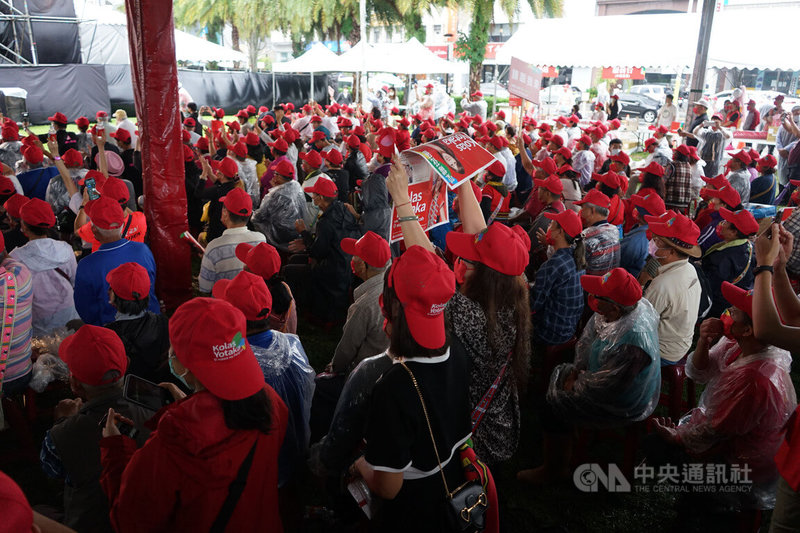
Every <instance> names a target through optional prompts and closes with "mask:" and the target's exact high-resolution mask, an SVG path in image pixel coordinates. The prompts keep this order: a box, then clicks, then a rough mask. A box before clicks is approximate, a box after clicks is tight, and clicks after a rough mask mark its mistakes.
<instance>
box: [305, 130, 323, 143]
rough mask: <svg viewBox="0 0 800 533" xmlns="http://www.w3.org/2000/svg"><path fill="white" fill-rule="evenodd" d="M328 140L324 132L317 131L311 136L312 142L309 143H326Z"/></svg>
mask: <svg viewBox="0 0 800 533" xmlns="http://www.w3.org/2000/svg"><path fill="white" fill-rule="evenodd" d="M327 139H328V136H327V135H325V132H324V131H320V130H317V131H315V132H314V133H312V134H311V140H310V141H309V142H312V143H315V142H317V141H325V140H327Z"/></svg>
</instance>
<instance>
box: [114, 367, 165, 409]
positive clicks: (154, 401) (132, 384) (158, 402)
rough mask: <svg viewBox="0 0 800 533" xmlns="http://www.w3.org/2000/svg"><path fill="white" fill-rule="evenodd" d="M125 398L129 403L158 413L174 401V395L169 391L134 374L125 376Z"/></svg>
mask: <svg viewBox="0 0 800 533" xmlns="http://www.w3.org/2000/svg"><path fill="white" fill-rule="evenodd" d="M123 396H124V397H125V399H126V400H128V401H129V402H132V403H135V404H137V405H141V406H142V407H146V408H147V409H150V410H151V411H158V410H159V409H161V408H162V407H164V406H165V405H167V404H169V403H172V400H173V398H172V394H170V393H169V391H168V390H167V389H165V388H163V387H159V386H158V385H156V384H155V383H152V382H150V381H147V380H146V379H142V378H140V377H139V376H134V375H133V374H128V375H127V376H125V386H124V389H123Z"/></svg>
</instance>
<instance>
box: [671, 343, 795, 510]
mask: <svg viewBox="0 0 800 533" xmlns="http://www.w3.org/2000/svg"><path fill="white" fill-rule="evenodd" d="M740 354H741V348H740V347H739V345H738V343H737V342H736V341H735V340H732V339H728V338H725V337H723V338H722V339H721V340H720V341H719V342H717V343H716V344H715V345H714V346H713V347H712V348H711V350H709V355H708V359H709V362H708V366H707V367H706V368H704V369H703V370H699V369H698V368H696V367H695V366H694V353H692V354H691V355H690V356H689V359H688V361H687V363H686V374H687V375H688V376H689V377H690V378H692V379H693V380H695V381H696V382H698V383H704V384H705V385H706V388H705V390H704V391H703V395H702V396H701V397H700V403H699V405H698V406H697V407H695V408H694V409H692V410H691V411H689V412H688V413H687V414H686V415H685V416H684V417H683V418H682V419H681V420H680V422H679V424H678V434H679V435H680V438H681V444H682V445H683V447H684V449H685V450H686V452H687V453H688V454H689V455H692V456H696V457H705V458H713V457H722V458H723V459H724V460H725V461H726V462H727V463H728V464H739V465H743V464H745V463H746V464H748V465H749V467H750V468H751V469H752V472H751V473H750V476H749V477H750V479H751V480H752V481H753V492H752V494H751V496H752V498H751V499H753V500H754V503H755V505H756V506H757V507H758V508H761V509H771V508H772V507H773V506H774V503H775V483H776V482H777V480H778V471H777V468H776V466H775V461H774V460H773V457H774V456H775V453H776V452H777V451H778V448H779V447H780V445H781V442H782V441H783V437H784V426H785V425H786V421H787V420H788V419H789V417H790V416H791V415H792V413H793V412H794V410H795V407H796V406H797V397H796V395H795V390H794V385H793V384H792V380H791V377H790V375H789V371H790V368H791V364H792V358H791V355H789V352H787V351H785V350H781V349H780V348H776V347H774V346H769V347H767V349H766V350H764V351H763V352H760V353H757V354H752V355H749V356H747V357H742V356H741V355H740Z"/></svg>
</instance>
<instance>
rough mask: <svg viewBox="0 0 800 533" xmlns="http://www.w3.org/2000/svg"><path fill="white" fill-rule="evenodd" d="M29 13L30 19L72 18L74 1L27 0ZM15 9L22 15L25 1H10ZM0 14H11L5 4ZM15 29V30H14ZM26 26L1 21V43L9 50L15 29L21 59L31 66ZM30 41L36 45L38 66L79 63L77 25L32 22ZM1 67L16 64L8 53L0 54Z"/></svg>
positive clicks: (0, 5)
mask: <svg viewBox="0 0 800 533" xmlns="http://www.w3.org/2000/svg"><path fill="white" fill-rule="evenodd" d="M27 3H28V12H29V13H30V14H31V15H43V16H48V17H64V18H75V4H74V2H73V0H27ZM13 5H14V7H15V8H16V9H17V10H19V11H18V12H17V11H14V12H13V14H17V15H18V14H19V12H22V13H25V0H13ZM0 13H2V14H4V15H10V14H12V10H11V9H10V8H9V7H8V5H7V3H6V2H3V3H2V4H0ZM14 26H16V28H15V27H14ZM25 26H26V24H25V23H24V22H22V21H21V20H18V21H16V22H13V23H12V22H11V21H9V20H4V21H0V43H2V44H3V45H5V46H7V47H8V48H11V49H12V50H13V49H15V47H14V44H15V43H14V33H15V32H14V30H15V29H16V37H17V45H18V47H19V48H18V50H19V53H20V55H22V56H23V57H24V58H25V59H27V60H28V61H31V62H32V56H31V42H30V39H28V34H27V32H26V31H25V30H26V27H25ZM31 26H32V31H33V40H34V41H35V42H36V55H37V57H38V59H39V64H40V65H47V64H50V65H57V64H61V63H80V62H81V42H80V40H79V38H78V23H77V21H76V22H75V23H74V24H72V23H64V22H33V23H31ZM0 63H17V61H16V59H14V58H13V56H12V55H11V54H9V53H8V52H5V51H3V52H0Z"/></svg>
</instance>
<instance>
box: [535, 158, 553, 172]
mask: <svg viewBox="0 0 800 533" xmlns="http://www.w3.org/2000/svg"><path fill="white" fill-rule="evenodd" d="M531 163H533V166H535V167H536V168H541V169H542V170H544V171H545V172H546V173H547V174H555V173H556V171H557V170H558V167H557V166H556V162H555V161H554V160H553V158H552V157H545V158H544V159H542V160H541V161H536V160H533V161H531Z"/></svg>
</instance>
